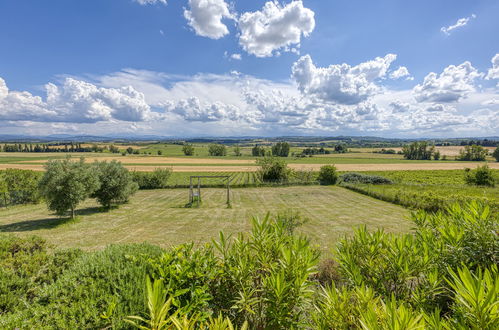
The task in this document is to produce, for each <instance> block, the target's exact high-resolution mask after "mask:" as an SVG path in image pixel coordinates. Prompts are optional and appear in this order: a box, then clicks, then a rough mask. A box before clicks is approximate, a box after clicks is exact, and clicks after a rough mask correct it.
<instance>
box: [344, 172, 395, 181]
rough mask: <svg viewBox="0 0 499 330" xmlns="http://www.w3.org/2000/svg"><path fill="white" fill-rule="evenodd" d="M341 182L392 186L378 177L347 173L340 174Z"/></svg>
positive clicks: (383, 178) (386, 179) (385, 179)
mask: <svg viewBox="0 0 499 330" xmlns="http://www.w3.org/2000/svg"><path fill="white" fill-rule="evenodd" d="M340 180H341V182H348V183H366V184H392V183H393V181H392V180H390V179H388V178H385V177H382V176H379V175H367V174H361V173H355V172H349V173H345V174H342V175H341V176H340Z"/></svg>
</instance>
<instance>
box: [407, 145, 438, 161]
mask: <svg viewBox="0 0 499 330" xmlns="http://www.w3.org/2000/svg"><path fill="white" fill-rule="evenodd" d="M402 153H403V154H404V158H405V159H412V160H431V158H432V156H433V154H434V153H435V147H434V146H429V145H428V142H425V141H423V142H413V143H411V144H409V145H405V146H404V147H403V148H402Z"/></svg>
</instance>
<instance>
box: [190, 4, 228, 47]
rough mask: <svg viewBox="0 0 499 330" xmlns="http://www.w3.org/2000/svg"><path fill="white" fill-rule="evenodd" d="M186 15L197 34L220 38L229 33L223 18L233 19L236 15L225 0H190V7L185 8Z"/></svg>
mask: <svg viewBox="0 0 499 330" xmlns="http://www.w3.org/2000/svg"><path fill="white" fill-rule="evenodd" d="M184 17H185V18H186V19H187V23H188V24H189V25H190V26H191V27H192V28H193V29H194V32H196V34H197V35H199V36H202V37H208V38H211V39H220V38H222V37H223V36H225V35H227V34H229V29H228V28H227V26H226V25H225V24H224V23H222V19H224V18H230V19H232V18H234V15H233V14H231V12H230V10H229V5H228V4H227V3H226V2H225V1H224V0H189V9H185V10H184Z"/></svg>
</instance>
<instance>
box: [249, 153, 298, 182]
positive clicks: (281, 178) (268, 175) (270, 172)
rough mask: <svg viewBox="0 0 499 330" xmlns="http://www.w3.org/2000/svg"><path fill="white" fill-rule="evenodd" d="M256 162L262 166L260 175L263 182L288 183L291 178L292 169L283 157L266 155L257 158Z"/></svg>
mask: <svg viewBox="0 0 499 330" xmlns="http://www.w3.org/2000/svg"><path fill="white" fill-rule="evenodd" d="M256 164H257V165H258V166H260V169H259V170H258V176H259V178H260V180H261V181H263V182H273V183H286V182H288V181H289V179H290V176H291V169H289V168H288V165H287V164H286V162H285V161H284V160H282V159H279V158H277V157H265V158H262V159H257V161H256Z"/></svg>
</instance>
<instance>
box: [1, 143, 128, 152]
mask: <svg viewBox="0 0 499 330" xmlns="http://www.w3.org/2000/svg"><path fill="white" fill-rule="evenodd" d="M1 151H3V152H104V151H110V152H112V153H118V152H119V149H118V148H117V147H116V146H114V145H110V146H109V147H108V146H103V147H101V146H99V145H97V144H93V145H91V146H83V145H82V144H81V143H73V142H71V143H56V144H38V143H37V144H27V143H25V144H21V143H19V144H17V143H16V144H4V145H3V146H2V147H1Z"/></svg>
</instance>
